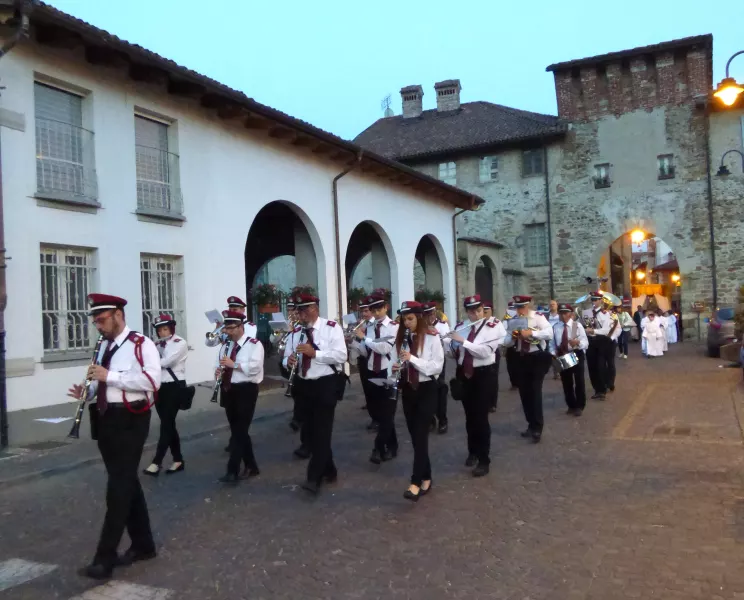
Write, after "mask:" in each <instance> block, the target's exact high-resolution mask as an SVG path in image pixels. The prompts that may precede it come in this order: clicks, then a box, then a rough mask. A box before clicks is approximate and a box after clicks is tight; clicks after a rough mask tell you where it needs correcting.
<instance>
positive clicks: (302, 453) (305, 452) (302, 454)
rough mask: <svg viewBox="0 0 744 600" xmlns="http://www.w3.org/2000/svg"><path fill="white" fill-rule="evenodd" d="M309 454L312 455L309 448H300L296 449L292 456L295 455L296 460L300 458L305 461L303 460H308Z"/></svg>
mask: <svg viewBox="0 0 744 600" xmlns="http://www.w3.org/2000/svg"><path fill="white" fill-rule="evenodd" d="M310 454H312V453H311V452H310V448H308V447H306V446H300V447H299V448H297V449H296V450H295V451H294V455H295V456H296V457H297V458H302V459H305V458H310Z"/></svg>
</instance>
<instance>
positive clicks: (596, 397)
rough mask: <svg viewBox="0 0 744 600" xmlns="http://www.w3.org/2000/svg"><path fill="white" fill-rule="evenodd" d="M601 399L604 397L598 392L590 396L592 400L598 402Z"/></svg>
mask: <svg viewBox="0 0 744 600" xmlns="http://www.w3.org/2000/svg"><path fill="white" fill-rule="evenodd" d="M602 397H604V394H600V393H599V392H597V393H596V394H594V395H593V396H592V400H599V399H600V398H602Z"/></svg>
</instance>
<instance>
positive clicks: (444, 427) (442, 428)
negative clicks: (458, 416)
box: [439, 421, 449, 434]
mask: <svg viewBox="0 0 744 600" xmlns="http://www.w3.org/2000/svg"><path fill="white" fill-rule="evenodd" d="M448 429H449V425H448V424H447V422H446V421H445V422H444V423H442V422H440V423H439V433H440V434H442V433H447V430H448Z"/></svg>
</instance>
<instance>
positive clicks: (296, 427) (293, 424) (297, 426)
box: [289, 419, 300, 431]
mask: <svg viewBox="0 0 744 600" xmlns="http://www.w3.org/2000/svg"><path fill="white" fill-rule="evenodd" d="M289 428H290V429H291V430H292V431H299V430H300V424H299V422H298V421H295V420H294V419H292V420H291V421H290V422H289Z"/></svg>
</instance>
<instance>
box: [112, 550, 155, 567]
mask: <svg viewBox="0 0 744 600" xmlns="http://www.w3.org/2000/svg"><path fill="white" fill-rule="evenodd" d="M157 555H158V553H157V552H155V550H150V551H149V552H140V551H139V550H134V549H133V548H129V550H127V551H126V552H125V553H124V554H122V555H121V556H119V557H117V559H116V566H117V567H128V566H129V565H131V564H134V563H136V562H140V561H142V560H152V559H153V558H155V557H156V556H157Z"/></svg>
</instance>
